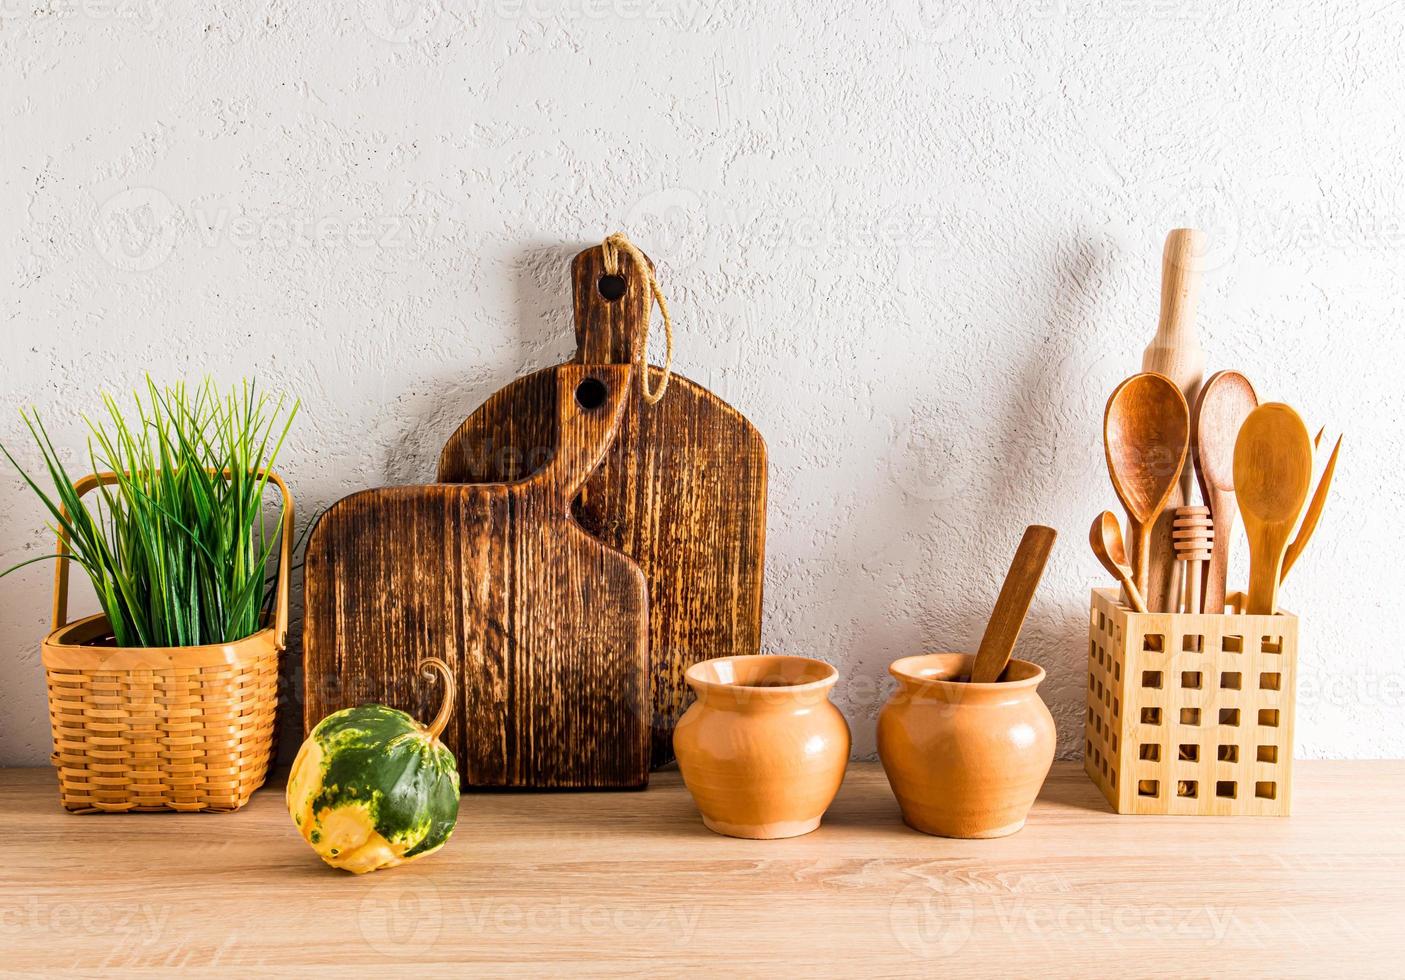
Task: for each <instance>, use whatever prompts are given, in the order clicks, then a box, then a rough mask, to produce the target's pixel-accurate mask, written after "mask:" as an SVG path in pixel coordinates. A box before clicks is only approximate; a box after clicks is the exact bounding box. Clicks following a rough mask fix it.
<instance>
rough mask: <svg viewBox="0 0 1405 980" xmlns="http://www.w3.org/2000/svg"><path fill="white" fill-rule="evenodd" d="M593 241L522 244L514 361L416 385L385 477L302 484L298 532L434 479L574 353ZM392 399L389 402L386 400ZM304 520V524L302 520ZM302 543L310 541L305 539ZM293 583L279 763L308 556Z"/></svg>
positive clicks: (293, 736) (295, 671)
mask: <svg viewBox="0 0 1405 980" xmlns="http://www.w3.org/2000/svg"><path fill="white" fill-rule="evenodd" d="M588 247H589V243H584V244H580V245H574V246H573V245H563V244H561V243H560V242H551V243H538V244H534V245H530V246H528V247H526V248H524V249H523V250H522V251H521V252H520V253H518V257H517V258H516V259H515V260H514V261H513V262H512V264H511V267H510V275H511V276H512V282H513V294H514V295H513V304H512V305H513V308H514V310H515V311H516V314H515V316H514V320H515V323H516V326H517V333H516V338H517V339H516V344H515V348H514V349H515V350H517V351H518V352H520V357H518V358H517V359H516V362H515V364H514V365H513V366H511V367H508V368H504V369H500V370H494V371H486V372H485V371H484V370H483V369H482V368H481V366H479V365H475V364H458V365H455V364H447V365H445V366H444V369H443V370H442V371H439V372H437V373H435V374H432V375H426V376H424V377H423V378H420V379H418V380H417V381H415V382H413V383H412V385H411V386H412V387H413V388H414V389H415V390H417V391H419V392H421V393H423V394H422V397H421V399H420V401H419V403H418V407H417V410H416V411H415V412H414V413H413V414H411V415H409V416H408V417H406V418H403V419H400V420H398V421H399V424H400V425H401V427H402V429H401V431H400V432H399V433H397V434H396V435H395V437H394V438H393V439H391V440H390V441H389V442H388V444H387V445H386V447H385V452H384V455H383V457H382V460H381V462H382V467H381V473H382V474H383V478H382V479H379V480H375V479H368V480H367V481H366V482H365V483H364V484H359V485H355V486H352V485H336V484H333V483H331V482H329V481H321V482H319V483H315V484H312V485H310V486H300V487H298V488H297V490H298V492H299V502H298V506H299V508H300V509H301V514H302V515H304V516H300V517H299V525H300V526H299V529H298V530H299V533H300V534H301V533H302V531H303V530H304V527H305V526H310V525H311V524H312V523H313V521H314V520H315V518H316V517H317V516H319V515H320V514H321V513H322V512H323V511H324V510H326V509H327V508H328V507H330V506H331V505H332V504H334V503H336V502H337V501H338V500H340V499H341V498H342V497H344V496H346V495H347V494H349V493H352V492H353V491H356V490H361V489H366V488H367V487H371V486H378V485H380V486H397V485H410V484H416V483H428V482H432V481H433V480H434V478H435V473H436V471H437V469H438V465H439V452H440V450H441V449H442V448H443V446H444V443H445V442H447V441H448V439H449V437H450V436H451V435H453V433H454V431H455V430H456V429H457V428H458V427H459V425H460V424H461V423H462V422H463V420H464V419H465V418H467V417H468V416H469V415H470V414H472V412H473V411H474V410H475V409H477V408H478V406H479V405H481V404H483V402H485V401H486V400H487V399H488V398H489V397H490V396H491V395H493V394H494V393H495V392H497V391H498V390H499V389H500V388H502V387H503V386H504V385H506V384H508V383H509V382H511V381H513V380H514V379H516V378H518V377H521V376H522V375H524V374H528V373H531V372H532V371H536V370H538V369H540V368H544V367H548V366H550V365H552V364H555V363H558V362H561V361H565V360H568V359H569V358H570V357H571V355H572V354H573V353H574V351H575V332H574V327H573V313H572V298H571V261H572V259H574V258H575V256H576V253H577V252H579V251H581V249H584V248H588ZM477 315H478V314H477V312H476V311H474V310H465V311H463V315H462V317H460V318H456V322H458V323H461V324H463V325H464V329H465V330H471V329H472V328H471V327H470V326H468V325H469V324H472V323H473V322H474V320H475V317H476V316H477ZM387 400H389V399H387ZM304 522H306V524H304ZM303 543H304V544H305V543H306V539H305V538H303ZM297 565H298V570H297V573H296V576H295V578H294V580H293V583H294V602H293V608H292V620H291V626H290V628H289V642H288V652H287V653H286V654H285V656H284V658H283V665H282V669H281V676H280V690H281V692H282V695H281V698H280V705H279V710H280V711H281V713H282V720H281V721H280V723H279V736H280V737H279V751H278V756H279V760H280V761H284V762H286V761H289V760H291V759H292V757H293V755H294V754H295V753H296V752H297V749H298V746H299V745H301V744H302V739H303V731H302V726H303V717H302V710H303V709H302V689H303V688H302V685H303V673H302V624H303V576H302V568H301V565H302V553H301V549H300V550H299V555H298V558H297Z"/></svg>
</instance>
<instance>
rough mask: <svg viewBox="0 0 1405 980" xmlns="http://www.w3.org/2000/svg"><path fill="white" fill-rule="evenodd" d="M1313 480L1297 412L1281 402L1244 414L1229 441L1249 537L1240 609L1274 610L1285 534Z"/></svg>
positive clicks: (1306, 439)
mask: <svg viewBox="0 0 1405 980" xmlns="http://www.w3.org/2000/svg"><path fill="white" fill-rule="evenodd" d="M1311 484H1312V436H1310V435H1309V434H1308V431H1307V426H1305V425H1303V420H1302V419H1301V418H1300V417H1299V416H1298V413H1297V412H1295V411H1293V410H1292V409H1291V408H1289V407H1288V406H1287V405H1284V404H1282V403H1281V402H1269V403H1268V404H1266V405H1260V406H1259V407H1258V408H1256V409H1254V410H1253V411H1252V412H1250V413H1249V417H1248V418H1247V419H1245V420H1244V425H1243V426H1242V427H1241V428H1240V430H1239V438H1238V440H1236V441H1235V443H1234V489H1235V493H1236V495H1237V496H1238V498H1239V513H1240V516H1242V517H1243V518H1244V531H1245V533H1246V534H1248V536H1249V592H1248V599H1247V606H1246V608H1245V610H1244V611H1245V612H1247V613H1249V614H1250V615H1253V616H1271V615H1273V614H1274V613H1275V612H1277V611H1278V582H1279V579H1280V578H1282V575H1283V553H1284V551H1285V550H1286V549H1287V547H1288V537H1289V536H1290V535H1291V534H1292V533H1293V528H1294V526H1295V525H1296V524H1297V522H1298V516H1299V515H1300V514H1301V513H1302V512H1303V503H1304V502H1305V501H1306V500H1307V492H1308V489H1309V487H1310V486H1311Z"/></svg>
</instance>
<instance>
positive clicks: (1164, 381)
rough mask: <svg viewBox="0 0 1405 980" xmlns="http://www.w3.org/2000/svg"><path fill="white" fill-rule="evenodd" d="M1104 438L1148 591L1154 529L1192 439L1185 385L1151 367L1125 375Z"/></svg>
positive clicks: (1141, 585) (1140, 587)
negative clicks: (1150, 368)
mask: <svg viewBox="0 0 1405 980" xmlns="http://www.w3.org/2000/svg"><path fill="white" fill-rule="evenodd" d="M1103 442H1104V444H1105V446H1106V449H1107V472H1108V475H1109V476H1111V477H1112V489H1113V490H1115V491H1116V492H1117V499H1118V500H1120V501H1122V506H1123V507H1124V508H1126V510H1127V525H1128V527H1127V529H1128V531H1129V532H1130V533H1131V536H1132V579H1133V581H1134V582H1135V583H1136V586H1137V591H1138V592H1140V593H1141V594H1142V595H1143V596H1145V595H1146V585H1147V557H1148V555H1147V553H1148V550H1149V547H1150V543H1151V530H1152V527H1153V525H1155V524H1156V518H1157V516H1158V515H1160V513H1161V511H1162V510H1164V509H1165V508H1166V501H1168V500H1169V499H1170V498H1171V494H1172V492H1173V491H1174V490H1175V489H1176V485H1177V483H1178V481H1179V480H1180V476H1181V469H1182V468H1183V467H1184V466H1185V457H1186V450H1187V448H1188V447H1189V445H1190V408H1189V407H1188V406H1187V405H1186V401H1185V396H1184V395H1182V394H1181V389H1180V388H1178V387H1176V383H1175V382H1174V381H1172V380H1171V379H1170V378H1168V377H1166V376H1165V375H1164V374H1156V373H1154V372H1150V371H1148V372H1145V373H1142V374H1135V375H1133V376H1132V377H1130V378H1128V379H1127V380H1126V381H1123V382H1122V383H1121V384H1120V385H1118V386H1117V387H1116V388H1115V389H1113V392H1112V397H1111V398H1109V399H1108V400H1107V410H1106V412H1104V413H1103ZM1158 611H1161V610H1158Z"/></svg>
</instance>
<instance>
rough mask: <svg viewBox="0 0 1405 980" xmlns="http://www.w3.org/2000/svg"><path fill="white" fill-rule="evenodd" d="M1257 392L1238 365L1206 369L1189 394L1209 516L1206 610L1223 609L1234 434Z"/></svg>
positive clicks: (1230, 526) (1197, 475)
mask: <svg viewBox="0 0 1405 980" xmlns="http://www.w3.org/2000/svg"><path fill="white" fill-rule="evenodd" d="M1258 404H1259V396H1258V395H1257V394H1256V393H1255V392H1254V386H1253V385H1251V384H1250V383H1249V379H1248V378H1246V377H1244V375H1242V374H1240V373H1239V372H1238V371H1219V372H1216V373H1215V374H1212V375H1210V380H1209V381H1206V382H1205V387H1203V388H1201V389H1200V397H1199V398H1197V399H1196V400H1195V415H1194V419H1193V424H1192V430H1193V431H1194V432H1195V479H1196V480H1197V481H1198V482H1199V484H1200V496H1201V498H1202V499H1204V501H1205V505H1206V506H1207V507H1209V508H1210V517H1211V518H1212V519H1213V520H1214V522H1215V537H1214V540H1213V541H1212V543H1211V550H1210V567H1209V570H1208V571H1207V572H1206V573H1205V582H1204V590H1203V591H1204V593H1205V611H1206V612H1207V613H1222V612H1224V596H1225V575H1226V573H1227V572H1228V571H1229V545H1230V540H1229V539H1230V535H1231V533H1232V532H1233V531H1234V514H1235V510H1236V507H1235V502H1234V440H1235V439H1236V438H1237V437H1238V435H1239V427H1240V426H1241V425H1243V424H1244V420H1245V419H1246V418H1248V417H1249V413H1250V412H1252V411H1253V410H1254V409H1255V408H1257V407H1258Z"/></svg>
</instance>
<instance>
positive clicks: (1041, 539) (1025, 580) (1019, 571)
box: [971, 524, 1058, 684]
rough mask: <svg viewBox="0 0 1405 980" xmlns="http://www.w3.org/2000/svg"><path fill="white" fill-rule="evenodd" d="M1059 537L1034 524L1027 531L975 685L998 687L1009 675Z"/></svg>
mask: <svg viewBox="0 0 1405 980" xmlns="http://www.w3.org/2000/svg"><path fill="white" fill-rule="evenodd" d="M1056 537H1058V532H1057V531H1055V530H1054V529H1053V528H1051V527H1044V526H1042V525H1040V524H1031V525H1030V526H1029V527H1027V528H1025V532H1024V537H1023V538H1021V539H1020V547H1019V549H1018V550H1017V551H1016V552H1015V560H1014V561H1012V562H1011V563H1010V570H1009V571H1008V572H1006V573H1005V584H1004V585H1002V586H1001V587H1000V598H998V599H996V600H995V611H994V612H992V613H991V614H990V622H988V623H986V626H985V635H984V636H982V637H981V648H980V650H979V651H978V652H977V653H976V663H975V666H974V667H972V668H971V683H973V684H994V683H995V682H996V681H998V680H1000V675H1001V674H1003V673H1005V665H1006V664H1008V663H1009V662H1010V654H1011V653H1012V652H1014V649H1015V640H1017V639H1019V635H1020V627H1022V626H1024V618H1025V616H1026V615H1027V614H1028V613H1029V604H1030V602H1031V601H1032V600H1033V599H1034V590H1035V589H1037V588H1038V587H1039V580H1040V578H1042V577H1043V575H1044V564H1045V563H1046V562H1047V561H1048V560H1049V551H1050V550H1051V549H1052V548H1053V547H1054V538H1056Z"/></svg>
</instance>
